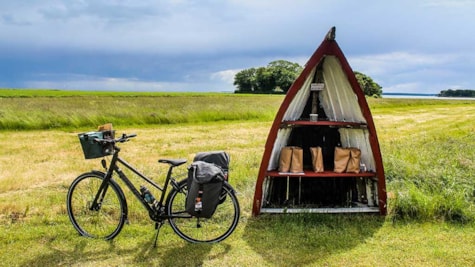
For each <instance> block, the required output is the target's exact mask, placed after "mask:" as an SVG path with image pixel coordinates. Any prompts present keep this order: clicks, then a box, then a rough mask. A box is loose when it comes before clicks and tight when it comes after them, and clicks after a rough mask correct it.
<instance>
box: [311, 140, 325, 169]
mask: <svg viewBox="0 0 475 267" xmlns="http://www.w3.org/2000/svg"><path fill="white" fill-rule="evenodd" d="M310 154H312V167H313V171H314V172H323V171H324V167H323V155H322V148H321V147H319V146H317V147H311V148H310Z"/></svg>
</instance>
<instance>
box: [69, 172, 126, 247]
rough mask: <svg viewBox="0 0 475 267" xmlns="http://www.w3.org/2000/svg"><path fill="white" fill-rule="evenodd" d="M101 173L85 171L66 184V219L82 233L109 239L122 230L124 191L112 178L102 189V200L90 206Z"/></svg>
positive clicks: (100, 181) (123, 221)
mask: <svg viewBox="0 0 475 267" xmlns="http://www.w3.org/2000/svg"><path fill="white" fill-rule="evenodd" d="M104 176H105V175H104V173H101V172H89V173H84V174H82V175H80V176H79V177H77V178H76V179H75V180H74V181H73V182H72V184H71V186H70V187H69V191H68V195H67V201H66V206H67V210H68V215H69V219H70V220H71V223H72V224H73V226H74V228H75V229H76V230H77V231H78V232H79V234H81V235H82V236H87V237H94V238H101V239H106V240H110V239H112V238H114V237H115V236H116V235H118V234H119V232H120V231H121V230H122V227H123V226H124V223H125V220H126V219H127V203H126V201H125V197H124V193H123V192H122V190H121V189H120V187H119V186H118V185H117V183H116V182H114V181H113V180H112V179H111V180H110V181H109V183H108V184H107V186H106V187H105V188H104V190H103V191H102V193H101V195H102V196H103V197H102V200H99V201H98V205H96V207H93V206H92V205H93V204H92V203H93V202H94V198H95V197H96V194H97V193H98V192H99V190H100V188H101V185H102V182H103V181H104Z"/></svg>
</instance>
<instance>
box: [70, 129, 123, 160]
mask: <svg viewBox="0 0 475 267" xmlns="http://www.w3.org/2000/svg"><path fill="white" fill-rule="evenodd" d="M114 135H115V131H101V132H88V133H80V134H78V137H79V141H80V142H81V147H82V151H83V152H84V158H86V159H95V158H100V157H105V156H109V155H111V154H113V153H114V147H113V146H112V144H106V145H103V144H100V143H97V142H94V139H96V138H98V139H113V138H114Z"/></svg>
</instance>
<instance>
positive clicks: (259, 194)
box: [252, 27, 387, 216]
mask: <svg viewBox="0 0 475 267" xmlns="http://www.w3.org/2000/svg"><path fill="white" fill-rule="evenodd" d="M284 150H285V151H284ZM286 151H287V152H286ZM289 154H290V155H291V156H288V155H289ZM342 159H343V165H342ZM286 162H287V163H286ZM289 162H290V163H289ZM350 162H351V163H350ZM286 164H287V165H286ZM345 164H346V165H345ZM355 164H357V167H356V168H355V166H354V165H355ZM289 165H290V167H289ZM293 165H295V166H293ZM350 165H353V166H352V167H350ZM341 166H343V167H341ZM386 208H387V207H386V184H385V176H384V168H383V162H382V157H381V151H380V147H379V142H378V137H377V135H376V129H375V126H374V123H373V118H372V115H371V112H370V109H369V107H368V104H367V102H366V98H365V95H364V92H363V91H362V89H361V88H360V85H359V84H358V81H357V79H356V77H355V75H354V72H353V70H352V69H351V67H350V65H349V64H348V62H347V60H346V58H345V56H344V54H343V52H342V51H341V49H340V47H339V46H338V44H337V42H336V41H335V28H334V27H333V28H332V29H331V30H330V31H329V32H328V34H327V35H326V36H325V38H324V40H323V42H322V43H321V44H320V46H319V47H318V48H317V50H316V51H315V52H314V53H313V55H312V56H311V57H310V59H309V60H308V62H307V64H306V65H305V67H304V69H303V71H302V73H301V74H300V76H298V78H297V79H296V80H295V81H294V83H293V84H292V86H291V87H290V88H289V90H288V92H287V94H286V96H285V98H284V100H283V102H282V104H281V106H280V108H279V110H278V112H277V115H276V117H275V120H274V122H273V124H272V126H271V129H270V131H269V135H268V138H267V142H266V144H265V150H264V153H263V157H262V161H261V165H260V169H259V173H258V177H257V182H256V188H255V194H254V201H253V209H252V212H253V215H254V216H256V215H259V214H261V213H304V212H310V213H312V212H313V213H353V212H374V213H380V214H382V215H385V214H386Z"/></svg>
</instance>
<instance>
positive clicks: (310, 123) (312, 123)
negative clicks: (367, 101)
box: [281, 120, 366, 128]
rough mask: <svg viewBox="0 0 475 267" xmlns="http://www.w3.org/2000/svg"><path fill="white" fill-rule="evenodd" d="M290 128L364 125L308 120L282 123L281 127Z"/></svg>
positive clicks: (363, 125)
mask: <svg viewBox="0 0 475 267" xmlns="http://www.w3.org/2000/svg"><path fill="white" fill-rule="evenodd" d="M291 126H334V127H350V128H353V127H358V128H361V127H366V123H362V122H347V121H310V120H297V121H283V122H282V124H281V127H283V128H285V127H291Z"/></svg>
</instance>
